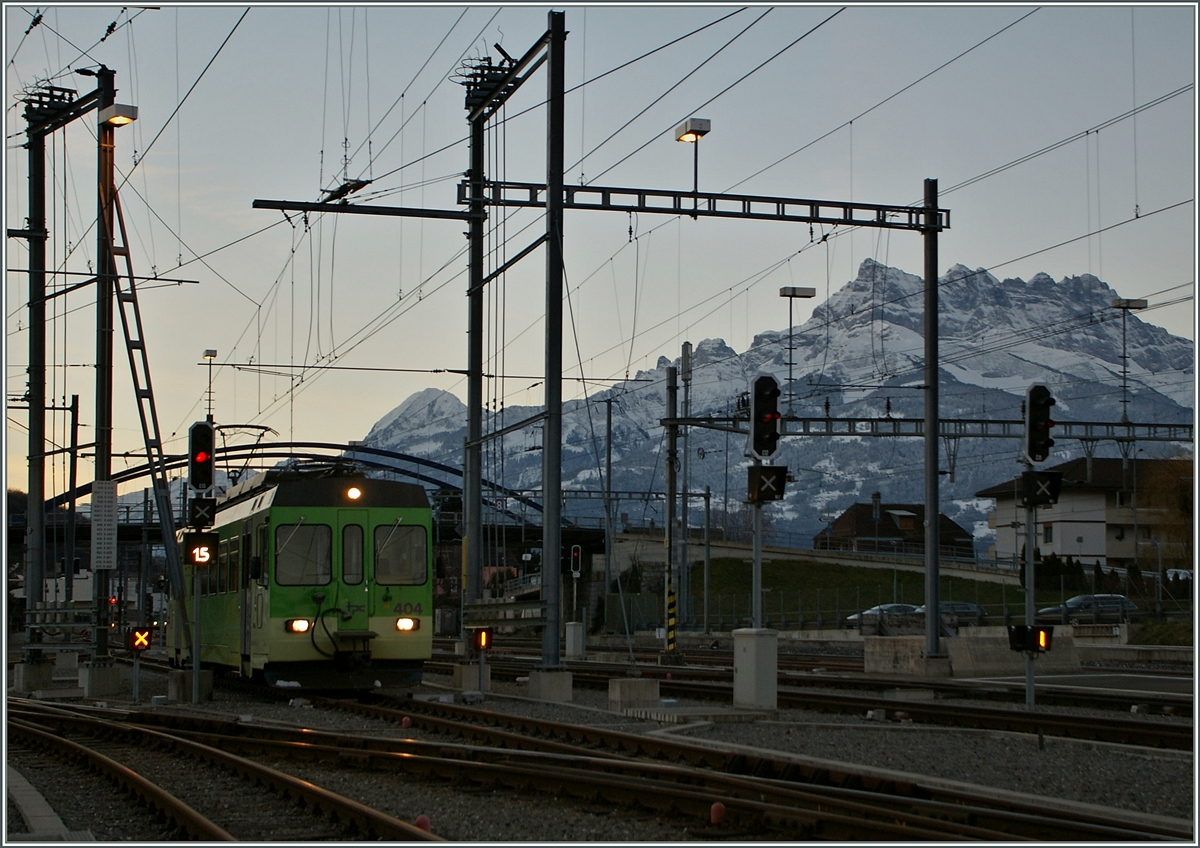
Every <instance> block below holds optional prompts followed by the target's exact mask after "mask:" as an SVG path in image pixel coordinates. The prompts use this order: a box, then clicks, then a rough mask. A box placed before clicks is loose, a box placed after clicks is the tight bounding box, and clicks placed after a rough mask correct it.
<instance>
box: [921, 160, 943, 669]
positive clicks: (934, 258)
mask: <svg viewBox="0 0 1200 848" xmlns="http://www.w3.org/2000/svg"><path fill="white" fill-rule="evenodd" d="M923 233H924V239H925V434H924V435H925V609H926V610H929V614H928V615H926V616H925V656H927V657H936V656H939V655H940V653H941V651H940V647H939V645H938V635H939V634H938V628H939V625H940V623H941V621H940V617H939V616H938V614H937V610H938V609H939V605H938V546H939V542H940V538H939V536H940V532H939V531H940V520H939V516H940V510H939V503H938V502H939V493H938V276H937V268H938V211H937V180H932V179H927V180H925V229H924V231H923Z"/></svg>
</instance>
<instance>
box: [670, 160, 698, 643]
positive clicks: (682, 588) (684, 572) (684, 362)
mask: <svg viewBox="0 0 1200 848" xmlns="http://www.w3.org/2000/svg"><path fill="white" fill-rule="evenodd" d="M696 146H697V147H699V146H700V145H699V143H697V145H696ZM679 364H680V371H682V375H681V376H682V377H683V417H684V418H690V417H691V415H692V343H691V342H684V343H683V349H682V351H681V352H680V357H679ZM682 430H683V509H682V510H681V512H680V520H679V526H680V534H679V536H680V539H679V549H680V555H679V597H678V599H677V601H676V611H677V612H678V615H679V621H680V622H684V621H687V620H688V618H689V617H690V615H691V609H690V604H689V603H688V596H689V595H690V594H691V585H690V583H691V581H690V577H691V575H690V574H688V562H689V561H690V559H691V557H689V556H688V460H689V458H690V456H689V455H690V453H691V451H690V448H689V447H688V428H687V427H686V426H685V427H683V428H682Z"/></svg>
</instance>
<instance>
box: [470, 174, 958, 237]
mask: <svg viewBox="0 0 1200 848" xmlns="http://www.w3.org/2000/svg"><path fill="white" fill-rule="evenodd" d="M469 199H470V191H469V185H468V184H467V183H466V182H462V183H459V186H458V202H459V203H467V202H468V200H469ZM484 203H486V204H487V205H489V206H531V207H537V208H541V207H544V206H545V205H546V187H545V186H544V185H541V184H539V183H522V182H508V181H498V180H490V181H488V182H486V183H484ZM563 208H565V209H595V210H600V211H615V212H644V213H652V214H653V213H657V214H663V215H691V216H696V217H705V218H750V219H754V220H759V221H792V222H797V223H808V224H829V225H831V226H833V225H842V226H847V227H876V228H883V229H893V230H918V231H921V232H925V231H926V230H927V229H928V226H927V225H926V223H925V216H926V213H927V210H926V209H925V207H924V206H889V205H882V204H876V203H854V202H852V201H845V200H811V199H807V198H794V197H770V196H765V195H753V194H720V193H713V192H703V191H702V192H694V191H669V190H666V189H645V188H616V187H613V186H569V185H565V186H563ZM937 216H938V222H937V227H936V229H937V230H939V231H940V230H944V229H949V228H950V210H949V209H939V210H937Z"/></svg>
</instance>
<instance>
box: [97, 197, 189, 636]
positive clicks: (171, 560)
mask: <svg viewBox="0 0 1200 848" xmlns="http://www.w3.org/2000/svg"><path fill="white" fill-rule="evenodd" d="M112 208H113V211H114V213H115V218H116V224H117V228H118V229H119V231H120V234H121V243H120V244H117V243H116V240H115V238H114V235H115V234H114V232H113V222H112V221H108V220H106V221H105V222H104V224H105V227H106V229H107V235H108V249H109V251H110V253H111V254H112V256H113V257H114V259H113V270H114V272H115V271H116V258H115V257H118V256H120V257H122V258H123V259H124V260H125V279H124V280H123V279H122V275H121V274H119V273H114V274H113V289H114V293H115V294H116V297H117V306H118V309H119V311H120V313H121V329H122V330H123V331H124V334H125V350H126V352H127V353H128V354H129V373H130V376H131V377H132V379H133V391H134V395H135V397H136V398H137V405H138V415H139V416H140V417H141V421H142V438H143V440H144V441H145V444H146V467H147V468H149V469H150V481H151V486H152V488H153V489H154V504H155V507H156V508H157V509H158V520H159V524H160V526H161V527H162V540H163V550H164V551H165V552H166V559H167V575H168V577H169V578H170V580H171V593H172V595H173V596H174V597H175V598H178V599H179V610H180V614H181V615H182V616H183V618H182V624H183V632H184V633H185V634H189V637H188V639H189V643H190V628H188V627H187V611H186V605H185V604H184V603H183V597H184V582H183V567H182V564H181V562H180V559H179V547H178V546H177V545H176V544H175V515H174V513H173V512H172V511H171V491H170V488H169V486H168V483H167V461H166V456H165V455H164V453H163V445H162V436H161V431H160V429H159V426H158V412H157V410H156V409H155V406H154V389H153V387H152V386H151V385H150V361H149V360H148V359H147V358H146V344H145V341H144V337H143V335H142V313H141V310H140V309H139V308H138V300H137V286H136V284H135V282H134V276H133V262H132V260H131V259H130V255H129V240H128V238H127V236H126V231H125V216H124V215H123V214H122V212H121V200H120V197H119V196H118V195H117V192H116V191H115V190H114V191H113V196H112ZM124 282H128V287H125V285H124Z"/></svg>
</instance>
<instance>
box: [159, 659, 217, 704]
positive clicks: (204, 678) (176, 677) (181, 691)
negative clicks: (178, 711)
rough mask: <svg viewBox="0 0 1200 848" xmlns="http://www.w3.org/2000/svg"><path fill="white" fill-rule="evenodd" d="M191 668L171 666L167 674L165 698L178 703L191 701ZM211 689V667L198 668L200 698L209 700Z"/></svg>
mask: <svg viewBox="0 0 1200 848" xmlns="http://www.w3.org/2000/svg"><path fill="white" fill-rule="evenodd" d="M192 674H193V672H192V669H190V668H173V669H171V671H170V672H169V673H168V674H167V698H168V700H171V701H176V702H178V703H183V704H190V703H192ZM212 690H213V673H212V669H208V668H202V669H200V700H201V701H211V700H212Z"/></svg>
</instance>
